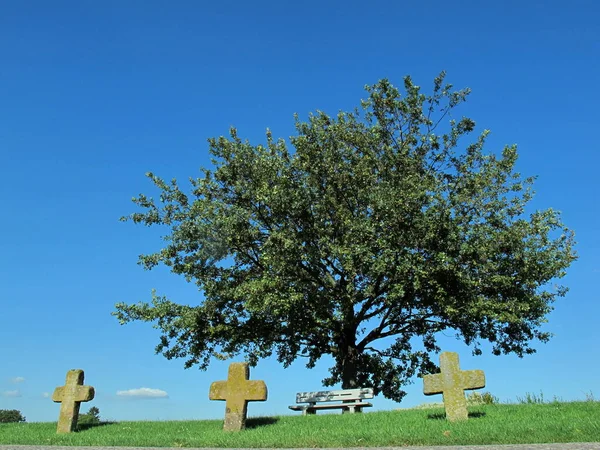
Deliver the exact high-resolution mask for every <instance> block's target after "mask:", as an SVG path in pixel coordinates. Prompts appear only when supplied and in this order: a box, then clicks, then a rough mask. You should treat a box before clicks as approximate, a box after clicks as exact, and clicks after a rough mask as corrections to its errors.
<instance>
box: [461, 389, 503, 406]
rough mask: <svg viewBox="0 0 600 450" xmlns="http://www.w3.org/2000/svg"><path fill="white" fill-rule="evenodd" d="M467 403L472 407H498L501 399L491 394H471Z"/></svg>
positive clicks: (468, 395)
mask: <svg viewBox="0 0 600 450" xmlns="http://www.w3.org/2000/svg"><path fill="white" fill-rule="evenodd" d="M467 403H468V404H470V405H497V404H498V403H500V399H499V398H498V397H496V396H495V395H492V393H491V392H483V393H479V392H476V391H474V392H470V393H469V394H467Z"/></svg>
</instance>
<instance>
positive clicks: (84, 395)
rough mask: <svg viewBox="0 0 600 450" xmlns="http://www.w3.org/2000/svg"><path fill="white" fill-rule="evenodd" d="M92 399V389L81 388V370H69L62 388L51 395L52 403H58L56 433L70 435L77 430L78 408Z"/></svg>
mask: <svg viewBox="0 0 600 450" xmlns="http://www.w3.org/2000/svg"><path fill="white" fill-rule="evenodd" d="M93 398H94V388H93V387H92V386H83V370H81V369H76V370H69V371H68V372H67V381H66V383H65V385H64V386H60V387H57V388H56V389H55V390H54V393H53V394H52V401H54V402H56V403H60V415H59V416H58V426H57V428H56V432H57V433H70V432H71V431H75V428H77V419H78V417H79V407H80V406H81V402H89V401H90V400H91V399H93Z"/></svg>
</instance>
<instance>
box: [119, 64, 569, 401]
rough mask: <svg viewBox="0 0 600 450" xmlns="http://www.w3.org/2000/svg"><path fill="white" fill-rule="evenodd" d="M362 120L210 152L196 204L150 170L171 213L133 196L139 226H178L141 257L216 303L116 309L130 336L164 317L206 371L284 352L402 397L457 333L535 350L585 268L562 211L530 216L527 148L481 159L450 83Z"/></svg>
mask: <svg viewBox="0 0 600 450" xmlns="http://www.w3.org/2000/svg"><path fill="white" fill-rule="evenodd" d="M366 90H367V92H368V94H369V95H368V98H367V100H364V101H362V102H361V108H357V109H356V110H355V111H353V112H340V113H339V114H338V115H337V116H335V117H332V116H329V115H327V114H325V113H324V112H320V111H319V112H317V113H315V114H313V115H310V117H309V120H308V122H302V121H300V120H299V119H298V118H297V117H296V130H297V134H296V135H295V136H293V137H291V138H290V143H291V147H293V150H290V148H288V145H287V144H286V143H285V141H284V140H275V139H274V138H273V137H272V134H271V132H270V131H268V130H267V134H266V145H256V146H254V145H251V144H250V143H249V142H247V141H243V140H241V139H240V138H239V137H238V135H237V133H236V130H235V129H232V130H231V132H230V137H229V138H225V137H219V138H217V139H210V140H209V144H210V152H211V154H212V155H213V156H214V159H213V164H214V169H213V170H203V171H202V176H201V177H200V178H197V179H192V180H191V185H192V187H191V190H190V191H189V192H188V193H185V192H184V191H183V190H182V189H181V188H180V187H179V185H178V184H177V182H176V181H175V180H173V181H171V182H170V183H168V182H165V181H163V180H162V179H161V178H159V177H157V176H156V175H154V174H152V173H149V174H147V175H148V177H149V178H150V179H151V180H152V181H153V182H154V184H155V185H156V186H157V187H158V188H159V189H160V191H161V193H160V201H159V202H158V203H157V202H155V201H154V200H153V199H152V198H150V197H148V196H145V195H140V196H139V197H137V198H134V202H135V203H136V204H137V205H139V206H140V207H141V208H142V209H141V211H142V212H136V213H134V214H131V216H129V217H128V218H124V220H128V219H130V220H132V221H133V222H134V223H142V224H146V225H164V226H166V227H168V228H169V230H170V234H168V235H167V236H166V241H167V243H166V245H165V247H164V248H163V249H161V250H159V251H157V252H155V253H151V254H146V255H142V256H140V263H141V264H142V265H143V266H144V267H145V268H147V269H151V268H153V267H155V266H157V265H159V264H164V265H166V266H168V267H170V269H171V270H172V272H174V273H176V274H180V275H183V276H184V277H185V278H186V279H187V280H188V281H193V282H194V283H196V284H197V286H198V288H199V289H200V290H201V291H203V293H204V299H203V300H202V301H201V303H200V305H199V306H186V305H180V304H177V303H174V302H172V301H170V300H168V299H167V298H165V297H159V296H156V295H155V296H154V298H153V300H152V303H150V304H148V303H138V304H133V305H127V304H124V303H119V304H117V305H116V311H115V312H114V313H113V314H115V315H116V316H117V317H118V319H119V320H120V322H121V323H126V322H129V321H133V320H141V321H147V322H156V324H155V326H156V327H157V328H159V329H160V330H162V336H161V338H160V343H159V344H158V346H157V347H156V352H157V353H160V352H162V354H163V355H164V356H165V357H167V358H169V359H171V358H179V357H181V358H186V362H185V366H186V368H188V367H191V366H194V365H198V366H199V367H200V368H201V369H205V368H207V366H208V365H209V363H210V361H211V358H213V357H216V358H229V357H232V356H233V355H237V354H243V355H244V356H245V357H246V359H247V360H248V361H249V362H250V363H251V364H255V363H256V362H257V361H258V359H259V358H265V357H267V356H269V355H272V354H273V353H274V354H276V356H277V358H278V360H279V361H280V362H281V363H283V364H284V365H285V366H288V365H289V364H291V363H292V362H293V361H294V360H295V359H296V358H297V357H299V356H302V357H306V358H307V367H309V368H310V367H313V366H314V365H315V363H316V362H317V360H319V359H320V358H321V357H322V356H323V355H330V356H331V357H332V358H333V360H334V361H335V364H334V366H333V367H332V368H331V369H330V373H331V376H330V377H328V378H326V379H325V380H324V384H325V385H333V384H335V383H338V382H341V383H342V386H343V388H352V387H356V386H373V387H374V389H375V391H376V392H381V393H383V395H384V396H386V397H388V398H391V399H394V400H397V401H400V400H401V399H402V397H403V396H404V395H405V392H404V391H403V390H402V386H403V385H404V384H406V383H409V382H410V379H411V378H412V377H413V376H414V375H421V374H424V373H428V372H431V371H432V370H435V364H434V363H433V362H432V361H431V360H430V354H432V353H435V352H438V351H439V350H440V349H439V347H438V345H437V343H436V337H438V335H439V333H440V332H442V331H443V330H450V331H451V332H454V333H456V335H457V337H458V338H459V339H462V340H463V341H464V342H465V343H466V344H467V345H470V346H471V347H472V349H473V351H474V353H476V354H478V353H481V349H480V345H481V342H482V341H484V340H487V341H489V342H491V343H492V351H493V353H494V354H508V353H515V354H517V355H519V356H523V355H524V354H528V353H533V352H534V351H535V349H534V348H532V347H531V346H530V344H531V342H532V341H535V340H537V341H541V342H546V341H547V340H548V339H549V337H550V335H549V333H546V332H544V331H542V330H541V326H542V325H543V323H544V322H545V321H546V320H545V316H546V315H547V314H548V313H549V312H550V311H551V309H552V306H551V305H552V303H553V301H554V300H555V298H556V297H560V296H563V295H564V294H565V292H566V288H564V287H561V286H555V287H554V288H548V285H549V281H550V280H552V279H554V278H560V277H562V276H564V275H565V270H566V269H567V267H568V266H569V265H570V263H571V262H572V261H573V260H574V259H575V253H574V251H573V245H574V240H573V233H572V232H571V231H570V230H569V229H567V228H566V227H565V226H564V225H563V224H562V223H561V220H560V217H559V213H558V212H556V211H554V210H552V209H547V210H545V211H535V212H533V213H529V214H528V213H526V211H525V207H526V205H527V203H528V202H529V201H530V200H531V198H532V195H533V192H532V183H533V181H534V179H533V178H524V177H522V176H521V175H520V174H519V173H516V172H515V163H516V161H517V149H516V147H515V146H507V147H505V148H504V149H503V151H502V152H501V155H494V154H493V153H485V152H484V143H485V141H486V136H487V134H488V131H484V132H483V133H482V134H480V135H478V136H477V137H475V138H473V139H472V140H471V141H470V142H468V143H463V141H464V139H461V138H464V137H465V136H466V135H469V134H471V133H472V132H473V131H474V128H475V123H474V121H473V120H471V119H469V118H466V117H462V118H453V112H455V108H456V107H457V106H458V105H459V104H461V103H462V102H464V101H465V100H466V98H467V95H468V94H469V90H468V89H465V90H458V91H455V90H452V86H451V85H448V84H445V81H444V73H442V74H440V76H438V77H437V78H436V79H435V80H434V85H433V90H432V92H431V93H430V94H429V95H425V94H423V93H422V92H421V90H420V88H419V87H418V86H416V85H415V84H414V83H413V82H412V81H411V78H410V77H406V78H405V79H404V93H401V92H400V91H399V90H398V89H397V88H395V87H394V86H392V85H391V84H390V82H389V81H387V80H381V81H379V82H378V83H377V84H375V85H373V86H368V87H367V88H366Z"/></svg>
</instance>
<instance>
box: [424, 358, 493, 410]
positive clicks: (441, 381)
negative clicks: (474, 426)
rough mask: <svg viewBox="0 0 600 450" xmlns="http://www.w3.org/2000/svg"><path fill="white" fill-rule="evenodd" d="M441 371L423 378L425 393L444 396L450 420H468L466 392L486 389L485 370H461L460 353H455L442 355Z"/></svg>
mask: <svg viewBox="0 0 600 450" xmlns="http://www.w3.org/2000/svg"><path fill="white" fill-rule="evenodd" d="M440 369H441V372H442V373H438V374H436V375H425V377H423V393H424V394H425V395H434V394H442V395H443V398H444V408H445V409H446V418H447V419H448V420H450V421H452V422H454V421H457V420H467V419H468V418H469V416H468V412H467V401H466V399H465V393H464V391H466V390H471V389H480V388H483V387H485V374H484V373H483V370H466V371H462V370H460V367H459V364H458V353H454V352H443V353H442V354H441V355H440Z"/></svg>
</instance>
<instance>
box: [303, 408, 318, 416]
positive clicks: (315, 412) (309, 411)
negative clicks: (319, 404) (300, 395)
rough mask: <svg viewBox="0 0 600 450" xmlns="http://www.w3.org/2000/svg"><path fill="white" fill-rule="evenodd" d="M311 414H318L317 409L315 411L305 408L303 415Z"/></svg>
mask: <svg viewBox="0 0 600 450" xmlns="http://www.w3.org/2000/svg"><path fill="white" fill-rule="evenodd" d="M309 414H310V415H311V416H312V415H314V414H317V411H315V410H314V409H305V410H303V411H302V415H303V416H308V415H309Z"/></svg>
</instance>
